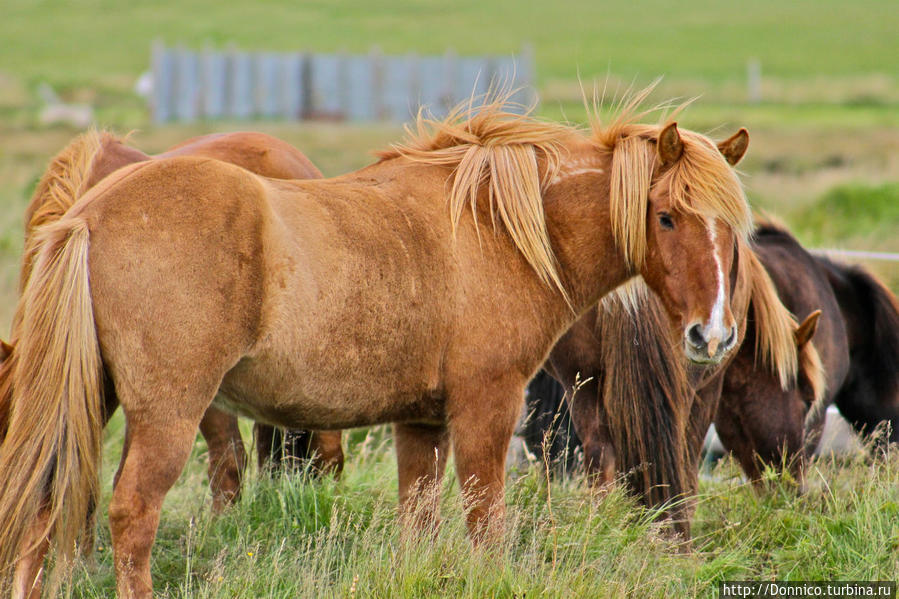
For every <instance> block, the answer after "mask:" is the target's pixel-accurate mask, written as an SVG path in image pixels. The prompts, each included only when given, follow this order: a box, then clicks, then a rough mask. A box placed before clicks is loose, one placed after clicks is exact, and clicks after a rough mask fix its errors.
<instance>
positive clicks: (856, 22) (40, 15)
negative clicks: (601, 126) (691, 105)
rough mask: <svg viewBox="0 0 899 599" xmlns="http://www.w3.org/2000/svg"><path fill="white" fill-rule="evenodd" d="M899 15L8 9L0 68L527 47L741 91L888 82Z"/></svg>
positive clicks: (539, 9)
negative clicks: (166, 57) (179, 48)
mask: <svg viewBox="0 0 899 599" xmlns="http://www.w3.org/2000/svg"><path fill="white" fill-rule="evenodd" d="M897 27H899V15H897V12H896V10H895V6H894V4H893V3H892V2H890V1H889V0H863V1H859V2H853V3H849V4H847V3H845V2H840V1H838V0H796V1H794V2H789V3H785V2H778V1H777V0H760V1H758V2H753V3H742V4H741V3H722V2H716V1H714V0H694V1H692V2H690V3H672V2H669V1H664V0H647V1H644V2H640V3H621V2H618V3H613V2H590V1H586V0H577V1H573V0H568V1H562V2H553V3H551V2H532V3H521V2H516V1H514V0H496V1H493V2H480V1H476V0H461V1H458V2H453V3H452V4H447V3H445V2H437V1H436V0H421V1H418V2H400V1H397V0H387V1H384V0H380V1H375V2H363V1H361V0H341V1H338V2H331V1H326V0H317V1H311V2H303V3H296V2H289V1H287V0H273V1H268V2H260V3H252V4H246V5H236V4H235V5H229V4H227V3H226V4H223V3H221V2H211V1H209V0H192V1H190V2H186V3H181V2H173V1H171V0H168V1H163V2H158V1H154V2H150V1H147V0H140V1H135V2H128V3H121V2H113V1H109V0H106V1H103V0H75V1H61V0H49V1H42V2H34V1H33V0H11V1H8V2H6V3H5V8H4V19H3V21H2V24H0V39H3V40H4V46H5V48H4V51H5V54H6V56H7V60H6V66H5V68H6V69H8V70H9V71H10V72H13V73H16V74H19V75H22V76H26V77H27V78H28V79H29V80H34V79H35V78H37V77H45V78H48V79H50V80H51V81H53V82H55V83H68V84H83V83H84V82H90V83H94V82H96V81H97V80H98V79H99V81H103V82H107V83H108V84H110V85H113V86H115V85H117V84H118V83H120V78H122V77H132V76H134V75H135V74H137V73H139V72H140V71H141V70H143V69H144V68H146V65H147V61H148V53H149V45H150V43H151V42H152V41H153V40H154V39H156V38H162V39H165V40H167V41H168V42H170V43H178V42H182V43H186V44H189V45H194V46H201V45H203V44H211V45H218V46H222V45H224V44H227V43H232V42H233V43H235V44H237V45H238V46H241V47H245V48H259V49H266V50H295V49H302V48H310V49H315V50H319V51H335V50H340V49H346V50H348V51H353V52H367V51H368V50H369V48H370V46H371V45H373V44H378V45H379V46H380V47H381V48H382V50H384V51H385V52H391V53H403V52H408V51H411V50H415V51H418V52H422V53H435V52H436V53H441V52H443V51H444V50H445V49H447V48H450V47H452V48H455V49H456V50H457V51H458V52H460V53H463V54H479V53H506V54H508V53H512V52H517V51H518V50H519V49H520V47H521V44H522V42H523V41H527V42H531V43H533V44H534V46H535V49H536V53H537V57H538V60H539V64H540V73H541V77H543V78H545V79H554V78H561V79H571V78H573V77H574V76H575V74H576V72H577V69H578V68H580V70H581V72H583V73H590V74H592V73H605V72H606V71H607V70H608V69H611V71H612V72H614V73H631V74H636V75H638V76H640V77H645V78H652V77H655V76H656V75H658V74H667V75H670V76H672V77H675V78H682V77H702V78H708V79H711V80H713V81H724V80H728V79H732V78H734V77H736V78H742V77H743V73H744V69H745V63H746V60H747V59H748V58H750V57H756V58H758V59H759V60H761V62H762V64H763V65H764V67H763V68H764V70H765V72H766V73H770V74H771V75H773V76H776V77H788V78H791V77H805V76H808V75H809V74H813V73H814V74H821V75H827V76H856V75H858V74H859V73H871V72H879V73H885V74H892V73H894V72H895V68H894V67H895V64H894V62H893V61H894V59H895V56H896V55H897V54H899V41H897V39H896V36H895V31H896V30H897Z"/></svg>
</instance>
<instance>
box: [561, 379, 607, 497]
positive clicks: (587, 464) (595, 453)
mask: <svg viewBox="0 0 899 599" xmlns="http://www.w3.org/2000/svg"><path fill="white" fill-rule="evenodd" d="M570 411H571V424H572V425H573V426H574V430H575V432H576V433H577V435H578V437H580V439H581V444H582V445H583V447H584V469H585V470H586V473H587V478H588V480H589V481H590V484H591V485H592V486H593V487H594V488H598V489H602V488H605V487H607V486H608V485H609V484H610V483H611V482H612V481H614V480H615V477H616V474H617V464H616V458H617V456H616V454H615V446H614V445H613V444H612V437H611V435H610V434H609V426H608V424H607V423H606V415H605V411H604V410H603V408H602V405H601V403H600V396H599V383H598V381H597V379H596V378H595V377H594V378H592V379H590V380H589V381H587V382H586V383H584V384H583V385H581V386H580V388H579V389H577V390H576V391H575V392H574V395H573V396H572V398H571V403H570Z"/></svg>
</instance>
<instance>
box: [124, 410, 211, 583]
mask: <svg viewBox="0 0 899 599" xmlns="http://www.w3.org/2000/svg"><path fill="white" fill-rule="evenodd" d="M125 416H126V422H127V424H126V426H127V427H128V435H127V436H128V443H127V454H125V455H123V456H122V458H123V459H122V464H121V466H120V469H119V473H118V479H117V483H116V486H115V489H114V491H113V495H112V501H111V502H110V504H109V529H110V532H111V534H112V546H113V552H114V562H115V571H116V586H117V590H118V596H119V597H122V598H127V599H144V598H147V599H149V598H150V597H152V596H153V582H152V579H151V577H150V551H151V549H152V547H153V542H154V540H155V538H156V530H157V528H158V526H159V515H160V510H161V509H162V502H163V499H164V498H165V495H166V493H167V492H168V490H169V489H170V488H171V487H172V485H173V484H175V481H176V480H177V479H178V476H179V475H180V474H181V471H182V469H183V468H184V465H185V463H186V462H187V458H188V457H189V456H190V451H191V448H192V446H193V442H194V439H195V438H196V434H197V427H198V425H199V421H200V415H199V414H198V415H197V416H196V418H184V417H180V418H179V417H176V416H173V415H170V414H168V413H166V412H165V411H162V410H160V411H156V410H152V411H150V410H148V411H141V412H140V413H139V414H137V415H133V416H132V415H130V414H129V413H128V411H127V410H126V413H125ZM129 416H131V417H129Z"/></svg>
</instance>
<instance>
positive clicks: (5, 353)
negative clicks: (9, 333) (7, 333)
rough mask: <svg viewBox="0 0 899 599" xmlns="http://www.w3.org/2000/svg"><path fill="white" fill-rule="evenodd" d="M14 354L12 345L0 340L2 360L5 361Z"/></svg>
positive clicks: (0, 356)
mask: <svg viewBox="0 0 899 599" xmlns="http://www.w3.org/2000/svg"><path fill="white" fill-rule="evenodd" d="M11 354H12V345H10V344H9V343H7V342H6V341H4V340H3V339H0V360H5V359H6V358H8V357H9V356H10V355H11Z"/></svg>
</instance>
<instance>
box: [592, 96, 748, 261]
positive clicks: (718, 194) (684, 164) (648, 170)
mask: <svg viewBox="0 0 899 599" xmlns="http://www.w3.org/2000/svg"><path fill="white" fill-rule="evenodd" d="M653 87H654V86H650V87H648V88H646V89H644V90H642V91H640V92H637V93H636V94H633V95H632V96H631V97H630V99H625V100H624V101H623V102H622V104H623V108H622V109H621V110H619V112H618V115H617V116H616V117H615V118H614V119H613V120H612V121H611V123H610V124H609V125H604V124H603V122H602V121H601V119H600V118H599V115H598V114H597V111H596V110H594V111H592V116H591V122H590V126H591V129H592V130H593V140H594V142H595V143H596V144H597V145H598V146H599V148H600V150H601V151H606V152H609V153H611V155H612V169H611V173H610V175H611V189H610V198H609V202H610V209H611V219H612V233H613V235H614V236H615V239H616V241H617V243H618V246H619V247H620V248H621V249H622V251H623V252H624V255H625V259H626V260H627V261H628V263H629V264H631V265H632V266H633V267H635V268H637V269H639V268H640V267H641V266H642V265H643V263H644V261H645V259H646V210H647V204H648V199H649V191H650V187H651V186H652V185H655V186H657V187H663V188H665V189H667V190H668V193H669V197H670V199H671V202H672V205H673V207H674V208H675V209H676V210H681V211H685V212H689V213H693V214H697V215H701V216H703V217H707V218H716V219H717V218H720V219H721V220H723V221H724V222H725V223H726V224H727V225H728V226H730V227H731V228H732V229H733V230H734V231H735V233H736V234H737V236H738V237H740V238H742V239H744V240H745V239H748V237H749V233H750V232H751V231H752V214H751V212H750V210H749V204H748V203H747V201H746V196H745V194H744V193H743V186H742V184H741V183H740V180H739V178H738V177H737V174H736V172H734V170H733V168H731V167H730V165H728V164H727V161H726V160H725V159H724V157H723V156H722V155H721V152H720V151H719V150H718V148H717V146H716V145H715V144H714V143H713V142H712V141H711V140H710V139H709V138H707V137H706V136H704V135H701V134H699V133H695V132H693V131H688V130H685V129H679V132H680V136H681V141H682V142H683V145H684V151H683V154H682V156H681V157H680V159H679V160H678V161H677V162H676V163H675V164H674V165H672V166H671V168H669V169H668V170H666V171H665V172H664V173H663V174H662V175H661V176H660V177H658V178H657V179H656V181H655V183H653V173H656V172H657V170H658V168H659V164H658V152H657V151H656V142H657V140H658V137H659V133H660V132H661V131H662V129H664V128H665V127H666V126H667V125H669V124H670V123H672V122H673V116H674V115H675V114H677V113H678V112H679V111H680V109H681V108H683V106H685V104H684V105H681V107H679V108H677V109H675V111H674V113H673V114H672V115H669V117H668V118H667V119H665V121H664V122H663V123H661V124H657V125H645V124H638V123H636V121H637V120H638V119H641V118H643V117H645V116H646V115H647V114H650V113H652V112H654V111H656V110H658V109H659V108H663V107H664V106H660V107H656V108H650V109H641V106H642V104H643V103H644V102H645V100H646V97H647V96H648V95H649V92H651V91H652V89H653ZM688 190H689V191H688Z"/></svg>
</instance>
